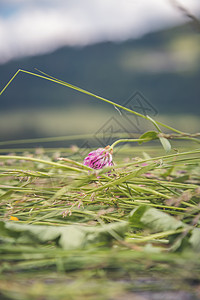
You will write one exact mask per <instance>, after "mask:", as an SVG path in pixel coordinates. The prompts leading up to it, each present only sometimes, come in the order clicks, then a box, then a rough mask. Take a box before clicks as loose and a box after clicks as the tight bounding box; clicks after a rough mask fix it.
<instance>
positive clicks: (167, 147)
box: [159, 137, 172, 152]
mask: <svg viewBox="0 0 200 300" xmlns="http://www.w3.org/2000/svg"><path fill="white" fill-rule="evenodd" d="M159 140H160V142H161V144H162V146H163V148H164V150H165V151H166V152H170V151H171V149H172V147H171V144H170V142H169V140H168V139H166V138H164V137H159Z"/></svg>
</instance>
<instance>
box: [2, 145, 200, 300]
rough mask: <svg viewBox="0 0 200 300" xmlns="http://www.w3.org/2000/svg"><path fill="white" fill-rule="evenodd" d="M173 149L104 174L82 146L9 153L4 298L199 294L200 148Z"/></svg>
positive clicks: (134, 156)
mask: <svg viewBox="0 0 200 300" xmlns="http://www.w3.org/2000/svg"><path fill="white" fill-rule="evenodd" d="M173 147H174V148H176V150H171V152H170V153H168V154H167V155H166V154H165V153H164V150H163V149H162V147H161V146H160V145H157V144H154V142H152V143H151V144H150V145H148V144H144V146H143V145H134V147H131V146H128V145H124V146H123V147H121V148H120V150H119V151H115V152H116V154H115V153H114V159H113V160H114V167H110V168H105V169H102V170H100V171H98V172H97V171H94V170H93V171H92V170H89V169H88V168H87V167H86V166H83V165H82V158H81V156H80V149H78V148H74V147H72V148H68V149H66V148H65V149H61V148H51V149H50V148H49V149H48V148H46V149H39V148H38V149H34V148H29V149H27V150H26V149H22V148H20V149H17V148H16V149H12V150H11V149H10V151H9V149H7V150H2V154H1V155H0V171H1V173H0V176H1V177H0V182H1V183H0V219H1V221H0V256H1V262H0V295H1V299H4V300H7V299H19V300H23V299H37V300H38V299H42V300H43V299H45V300H46V299H48V300H52V299H63V300H64V299H113V300H114V299H116V300H118V299H199V298H200V255H199V250H200V229H199V227H200V221H199V218H200V212H199V209H200V187H199V183H200V178H199V174H200V164H199V160H200V155H199V153H200V149H198V148H197V147H198V145H197V144H195V143H193V142H191V141H186V142H173ZM115 150H117V148H115ZM85 151H86V152H89V151H90V149H86V150H85ZM11 152H12V153H11ZM60 157H65V158H66V159H67V160H59V158H60ZM170 297H171V298H170Z"/></svg>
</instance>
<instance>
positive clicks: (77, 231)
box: [0, 222, 128, 250]
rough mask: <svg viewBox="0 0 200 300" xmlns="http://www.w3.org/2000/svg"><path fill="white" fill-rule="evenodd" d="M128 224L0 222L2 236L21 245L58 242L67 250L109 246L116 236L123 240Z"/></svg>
mask: <svg viewBox="0 0 200 300" xmlns="http://www.w3.org/2000/svg"><path fill="white" fill-rule="evenodd" d="M127 226H128V224H127V222H116V223H112V224H105V225H103V226H90V227H87V226H80V225H67V226H41V225H29V224H18V223H16V222H0V235H3V236H9V237H13V238H15V242H16V243H20V244H33V243H34V244H41V243H47V242H53V241H54V242H56V243H57V244H58V245H59V246H60V247H62V248H63V249H66V250H72V249H81V248H84V247H86V246H87V245H89V244H94V243H95V244H96V243H105V244H108V243H109V242H110V241H111V240H112V239H114V238H115V237H116V236H117V237H119V238H123V237H124V234H125V232H126V231H127Z"/></svg>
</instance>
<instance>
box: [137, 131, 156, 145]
mask: <svg viewBox="0 0 200 300" xmlns="http://www.w3.org/2000/svg"><path fill="white" fill-rule="evenodd" d="M157 138H158V133H157V132H156V131H147V132H145V133H144V134H142V135H141V136H140V137H139V139H141V140H142V139H146V141H139V142H138V144H142V143H145V142H149V141H152V140H156V139H157Z"/></svg>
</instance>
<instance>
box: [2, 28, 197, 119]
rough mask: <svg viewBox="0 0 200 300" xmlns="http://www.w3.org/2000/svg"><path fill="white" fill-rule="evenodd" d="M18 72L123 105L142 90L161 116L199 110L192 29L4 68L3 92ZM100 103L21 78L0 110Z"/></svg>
mask: <svg viewBox="0 0 200 300" xmlns="http://www.w3.org/2000/svg"><path fill="white" fill-rule="evenodd" d="M19 68H20V69H25V70H29V71H32V72H35V70H34V68H38V69H40V70H42V71H44V72H46V73H48V74H50V75H52V76H54V77H57V78H60V79H62V80H64V81H67V82H70V83H72V84H74V85H77V86H80V87H82V88H84V89H87V90H89V91H91V92H94V93H96V94H98V95H101V96H103V97H105V98H109V99H111V100H114V101H116V102H118V103H124V102H126V99H127V98H128V97H129V96H130V95H131V94H132V93H134V92H136V91H139V92H140V93H142V94H143V95H144V97H145V98H146V99H147V100H148V102H150V103H151V104H152V105H153V106H154V107H155V108H156V109H157V110H158V111H159V113H161V114H163V113H165V114H166V113H176V114H177V113H193V114H198V113H199V110H200V101H199V97H200V37H199V35H198V34H197V33H195V32H194V31H193V29H192V28H190V26H189V25H186V26H182V27H176V28H171V29H168V30H163V31H159V32H156V33H152V34H148V35H145V36H144V37H142V38H140V39H138V40H129V41H126V42H123V43H110V42H106V43H99V44H95V45H90V46H87V47H82V48H70V47H65V48H62V49H60V50H57V51H55V52H53V53H50V54H45V55H40V56H35V57H27V58H23V59H19V60H15V61H12V62H9V63H7V64H4V65H0V89H1V88H2V87H3V86H4V85H5V84H6V83H7V81H8V80H9V79H10V78H11V76H12V75H13V74H14V73H15V72H16V71H17V70H18V69H19ZM95 101H96V102H95ZM95 101H91V99H90V97H87V96H84V95H82V94H80V93H77V92H75V91H72V90H69V89H66V88H64V87H61V86H58V85H55V84H52V83H50V82H47V81H45V80H41V79H37V78H34V77H31V76H29V75H26V74H20V75H19V76H18V77H17V78H16V79H15V81H14V82H13V83H12V85H10V87H9V89H8V90H7V91H6V93H4V94H3V95H2V96H1V97H0V109H1V111H3V110H14V109H21V108H25V109H29V108H36V109H37V108H38V109H40V108H45V107H47V108H52V107H55V108H58V107H59V108H61V107H62V106H65V107H66V105H70V106H73V105H79V104H80V103H81V104H83V103H85V104H91V105H95V103H97V102H98V101H97V100H95Z"/></svg>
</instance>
